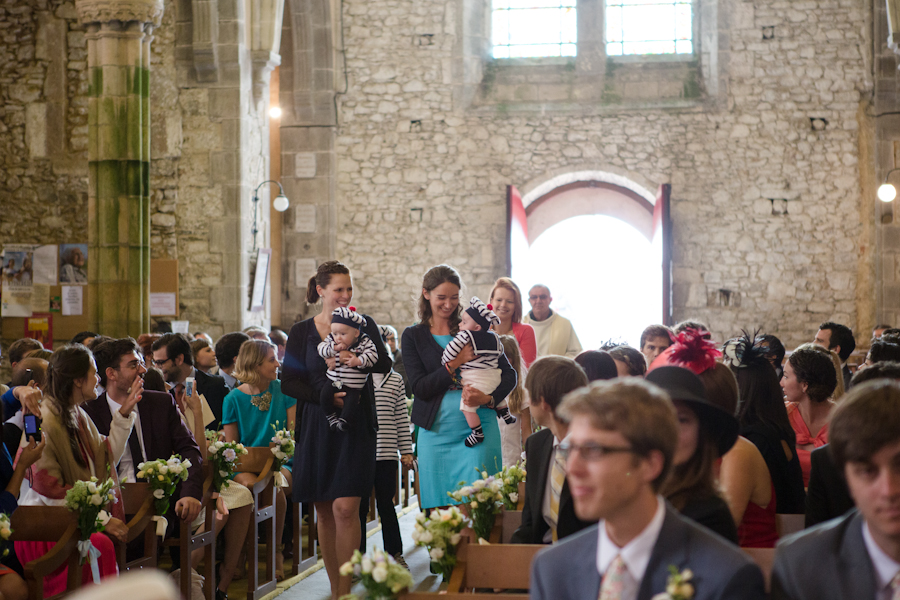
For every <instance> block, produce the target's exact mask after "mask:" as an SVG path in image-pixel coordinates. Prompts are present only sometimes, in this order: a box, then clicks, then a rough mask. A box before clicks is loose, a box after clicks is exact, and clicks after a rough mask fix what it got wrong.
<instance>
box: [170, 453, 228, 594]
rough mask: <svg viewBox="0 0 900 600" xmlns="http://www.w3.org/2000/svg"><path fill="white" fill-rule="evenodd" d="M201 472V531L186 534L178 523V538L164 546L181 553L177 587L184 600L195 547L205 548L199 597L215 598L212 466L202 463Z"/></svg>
mask: <svg viewBox="0 0 900 600" xmlns="http://www.w3.org/2000/svg"><path fill="white" fill-rule="evenodd" d="M202 469H203V471H202V473H203V498H202V499H201V500H200V504H201V505H202V506H203V508H204V509H205V510H206V513H205V515H204V521H203V530H202V531H201V532H199V533H194V534H192V533H191V532H190V531H187V528H188V526H187V525H186V524H184V523H182V524H181V529H180V535H179V536H178V537H173V538H169V539H167V540H166V541H165V545H166V546H178V547H179V549H180V551H181V559H180V561H181V564H180V568H181V580H180V581H179V582H178V583H179V585H178V588H179V589H180V590H181V596H182V598H184V599H185V600H190V598H191V553H192V552H193V551H194V550H197V549H198V548H204V549H205V550H204V552H203V572H202V573H200V575H202V576H203V578H204V579H205V582H204V583H205V585H204V589H203V596H204V598H206V600H215V597H216V527H215V524H216V501H215V499H214V498H213V497H212V494H213V489H212V482H213V472H212V463H210V462H206V461H204V462H203V466H202ZM173 502H174V499H173ZM176 518H177V517H176Z"/></svg>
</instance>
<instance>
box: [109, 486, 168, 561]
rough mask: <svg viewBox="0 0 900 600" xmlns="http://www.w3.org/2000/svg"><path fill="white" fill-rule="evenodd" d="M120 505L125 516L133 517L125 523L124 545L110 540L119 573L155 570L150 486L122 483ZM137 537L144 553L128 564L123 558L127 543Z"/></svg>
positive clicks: (154, 535) (154, 527)
mask: <svg viewBox="0 0 900 600" xmlns="http://www.w3.org/2000/svg"><path fill="white" fill-rule="evenodd" d="M121 487H122V505H123V508H124V509H125V514H126V515H133V516H132V518H131V520H130V521H128V523H126V527H128V538H127V542H126V543H124V544H123V543H121V542H119V541H118V540H116V539H114V538H111V539H112V540H113V544H115V546H116V562H118V563H119V572H120V573H125V572H127V571H131V570H132V569H135V570H140V569H145V568H146V569H155V568H156V552H157V540H156V522H155V521H152V520H151V519H152V518H153V516H154V515H155V514H156V511H155V509H154V508H153V493H152V491H151V490H150V485H149V484H147V483H123V484H122V486H121ZM139 536H143V538H144V552H143V554H142V555H141V556H140V557H139V558H136V559H135V560H133V561H131V562H128V561H127V559H126V558H125V551H126V548H127V546H128V542H131V541H132V540H134V539H137V538H138V537H139Z"/></svg>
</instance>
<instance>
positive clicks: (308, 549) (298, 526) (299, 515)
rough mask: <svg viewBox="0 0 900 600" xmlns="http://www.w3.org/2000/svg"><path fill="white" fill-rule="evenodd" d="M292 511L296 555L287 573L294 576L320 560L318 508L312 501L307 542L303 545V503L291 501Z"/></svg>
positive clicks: (307, 525)
mask: <svg viewBox="0 0 900 600" xmlns="http://www.w3.org/2000/svg"><path fill="white" fill-rule="evenodd" d="M289 506H290V507H291V511H293V521H294V556H293V558H292V559H291V565H290V568H289V569H288V572H287V573H286V575H288V574H289V575H290V576H291V577H293V576H294V575H299V574H300V573H302V572H303V571H305V570H306V569H308V568H310V567H312V566H314V565H315V564H316V561H317V560H318V555H317V548H316V534H317V532H316V509H315V506H314V505H313V504H312V503H310V504H308V506H309V521H308V523H307V524H306V535H307V542H306V546H304V545H303V504H302V503H300V502H291V503H290V505H289Z"/></svg>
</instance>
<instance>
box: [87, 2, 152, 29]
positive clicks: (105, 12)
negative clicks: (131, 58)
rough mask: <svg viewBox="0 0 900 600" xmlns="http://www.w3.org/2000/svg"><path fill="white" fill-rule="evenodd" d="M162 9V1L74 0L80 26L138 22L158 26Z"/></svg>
mask: <svg viewBox="0 0 900 600" xmlns="http://www.w3.org/2000/svg"><path fill="white" fill-rule="evenodd" d="M164 8H165V6H164V0H75V10H76V11H77V12H78V21H79V22H80V23H81V24H82V25H88V24H90V23H108V22H110V21H123V22H128V21H139V22H141V23H152V24H153V25H154V26H158V25H159V23H160V20H161V19H162V15H163V10H164Z"/></svg>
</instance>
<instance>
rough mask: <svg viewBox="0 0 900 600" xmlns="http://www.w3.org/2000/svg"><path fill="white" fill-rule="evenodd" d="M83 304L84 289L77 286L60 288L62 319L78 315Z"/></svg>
mask: <svg viewBox="0 0 900 600" xmlns="http://www.w3.org/2000/svg"><path fill="white" fill-rule="evenodd" d="M83 304H84V288H83V287H81V286H79V285H64V286H62V314H63V316H64V317H69V316H75V315H80V314H81V313H82V310H83Z"/></svg>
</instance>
